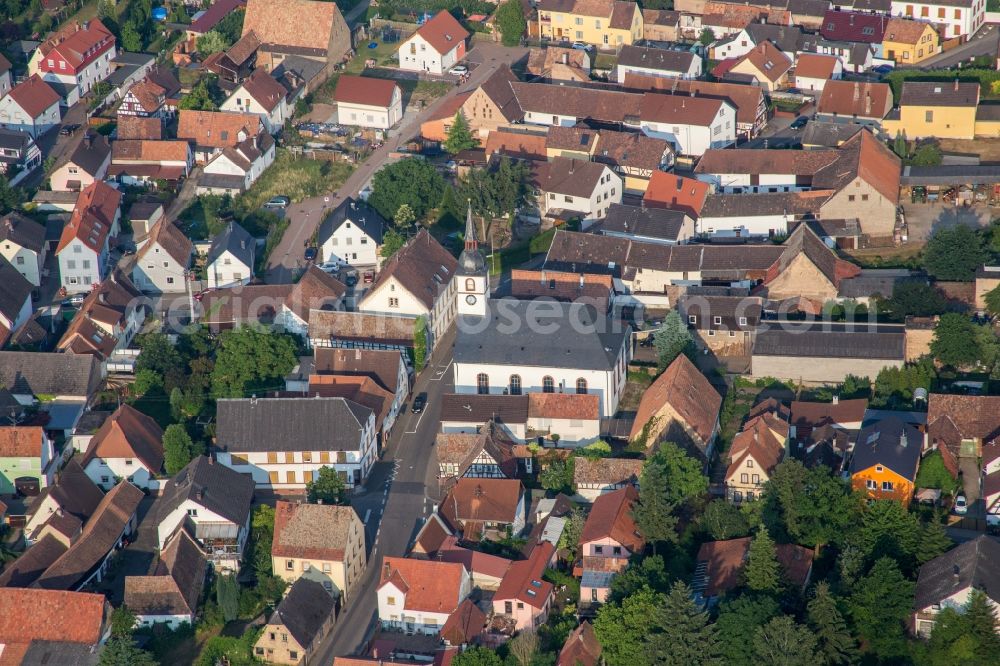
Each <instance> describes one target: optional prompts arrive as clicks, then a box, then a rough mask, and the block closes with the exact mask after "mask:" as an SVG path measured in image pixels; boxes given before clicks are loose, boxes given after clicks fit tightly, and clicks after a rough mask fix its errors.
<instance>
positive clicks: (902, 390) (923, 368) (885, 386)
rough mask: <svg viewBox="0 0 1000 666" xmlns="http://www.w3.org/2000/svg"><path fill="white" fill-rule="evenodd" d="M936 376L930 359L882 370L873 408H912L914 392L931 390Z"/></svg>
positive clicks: (879, 374)
mask: <svg viewBox="0 0 1000 666" xmlns="http://www.w3.org/2000/svg"><path fill="white" fill-rule="evenodd" d="M936 374H937V371H936V370H935V368H934V361H932V360H931V359H929V358H922V359H920V360H919V361H917V362H916V363H907V364H906V365H904V366H903V367H901V368H894V367H885V368H882V369H881V370H879V373H878V376H877V377H875V391H874V394H873V396H872V406H874V407H889V408H892V409H902V408H910V407H912V405H913V393H914V391H916V390H917V389H918V388H923V389H925V390H930V388H931V383H932V382H933V381H934V377H935V376H936ZM921 465H923V463H921Z"/></svg>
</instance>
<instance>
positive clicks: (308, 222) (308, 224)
mask: <svg viewBox="0 0 1000 666" xmlns="http://www.w3.org/2000/svg"><path fill="white" fill-rule="evenodd" d="M526 54H527V49H523V48H505V47H502V46H500V45H498V44H478V45H476V47H475V48H473V49H472V51H471V52H470V53H469V56H468V58H467V60H468V61H469V62H471V63H476V64H477V65H478V66H477V67H475V68H474V69H473V70H472V72H471V75H470V78H469V82H468V83H467V84H466V85H465V86H462V87H458V86H456V87H455V88H453V89H452V90H450V91H449V92H448V94H447V95H445V96H444V97H442V98H441V99H438V100H436V101H435V102H434V103H433V104H430V105H429V106H427V107H426V108H425V109H424V110H423V111H422V112H421V113H420V114H412V113H408V114H407V116H404V119H403V123H404V126H403V128H402V131H394V132H392V133H391V136H390V137H389V138H388V139H387V140H386V141H385V143H384V144H383V145H382V147H381V148H379V149H378V150H376V151H375V152H373V153H372V154H371V155H370V156H369V157H368V159H367V160H365V161H364V162H363V163H362V164H359V165H358V166H357V168H356V169H355V170H354V172H353V173H351V175H350V176H349V177H348V179H347V181H346V182H345V183H344V184H343V185H342V186H341V187H340V189H339V190H337V191H336V192H334V193H331V194H329V195H324V196H318V197H312V198H310V199H306V200H304V201H301V202H299V203H296V204H292V205H291V206H289V207H288V208H287V209H285V215H286V216H287V217H288V218H289V220H290V222H289V225H288V229H287V230H286V231H285V235H284V236H283V237H282V239H281V242H280V243H279V244H278V247H276V248H275V249H274V252H272V253H271V257H270V259H269V261H268V267H267V277H266V281H267V282H269V283H271V284H283V283H288V282H291V281H292V276H293V273H294V272H295V270H296V269H301V268H304V267H305V258H304V257H303V253H304V252H305V247H306V242H307V241H308V240H309V239H310V238H311V237H312V235H313V234H314V233H315V231H316V228H317V227H318V226H319V224H320V223H321V222H322V221H323V218H324V216H325V212H326V211H327V210H328V209H331V208H334V207H336V206H337V205H338V204H339V203H340V202H341V201H343V200H344V199H345V198H347V197H351V196H357V193H358V192H359V191H360V190H361V189H362V188H363V187H364V186H365V184H366V183H367V182H368V180H369V179H370V178H371V177H372V176H373V175H374V174H375V172H376V171H378V170H379V169H380V168H382V166H383V165H384V164H385V163H386V161H387V160H388V159H389V155H390V154H391V153H392V152H394V151H396V150H398V149H399V146H400V145H402V144H403V143H405V142H406V141H407V140H409V139H410V138H411V137H412V136H413V135H414V134H416V131H417V127H419V125H420V123H421V122H423V120H424V119H426V118H428V117H430V115H431V114H433V113H434V111H436V110H437V108H438V107H439V106H441V105H442V104H444V102H445V101H446V100H448V99H450V98H451V97H453V96H455V95H456V94H458V93H459V92H461V91H466V90H472V89H474V88H476V87H477V86H478V85H479V84H480V83H482V82H483V80H485V79H486V78H487V77H488V76H489V75H490V74H492V73H493V72H494V71H495V70H496V69H497V67H499V66H500V65H501V64H504V63H507V64H510V63H512V62H515V61H517V60H518V59H520V58H522V57H524V56H525V55H526ZM327 197H328V198H329V202H327V201H325V198H327Z"/></svg>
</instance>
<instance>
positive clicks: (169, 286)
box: [132, 217, 194, 294]
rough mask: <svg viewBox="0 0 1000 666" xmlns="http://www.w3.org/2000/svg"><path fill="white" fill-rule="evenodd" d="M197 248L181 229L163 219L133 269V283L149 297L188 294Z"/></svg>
mask: <svg viewBox="0 0 1000 666" xmlns="http://www.w3.org/2000/svg"><path fill="white" fill-rule="evenodd" d="M193 255H194V245H193V244H192V243H191V241H190V240H189V239H188V237H187V236H186V235H185V234H184V232H183V231H181V229H180V227H178V226H177V225H176V224H174V223H173V222H172V221H170V220H168V219H167V218H165V217H164V218H161V219H160V220H159V221H158V222H157V223H156V224H154V225H153V228H152V229H150V230H149V237H148V238H147V240H146V242H145V243H144V244H143V245H142V247H140V248H139V252H138V253H137V254H136V257H135V264H134V266H133V267H132V281H133V282H135V285H136V286H137V287H138V288H139V289H140V290H141V291H142V292H143V293H147V294H163V293H176V292H183V291H186V290H187V288H188V285H187V281H188V280H189V276H188V267H189V266H190V265H191V258H192V256H193Z"/></svg>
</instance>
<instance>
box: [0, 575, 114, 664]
mask: <svg viewBox="0 0 1000 666" xmlns="http://www.w3.org/2000/svg"><path fill="white" fill-rule="evenodd" d="M0 608H3V609H5V610H6V611H7V612H5V613H0V642H2V643H3V645H4V653H5V655H6V656H5V657H4V659H5V660H8V661H9V662H10V663H11V664H32V663H36V664H40V663H43V662H45V663H49V662H51V663H56V661H55V660H58V659H61V658H62V657H63V656H65V655H69V658H70V659H71V663H80V664H83V663H86V660H87V659H92V658H93V655H94V654H95V653H97V652H98V651H99V650H100V647H101V645H103V644H104V643H105V642H106V641H107V640H108V638H110V637H111V604H109V603H108V599H107V597H105V596H104V595H103V594H96V593H90V592H66V591H61V590H41V589H23V588H16V587H5V588H0ZM15 610H16V612H14V611H15ZM66 618H73V621H72V622H67V621H66Z"/></svg>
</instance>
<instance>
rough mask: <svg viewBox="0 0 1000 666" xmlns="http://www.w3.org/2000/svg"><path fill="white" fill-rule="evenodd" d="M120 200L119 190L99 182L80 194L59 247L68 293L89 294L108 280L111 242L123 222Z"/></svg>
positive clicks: (60, 264) (58, 255)
mask: <svg viewBox="0 0 1000 666" xmlns="http://www.w3.org/2000/svg"><path fill="white" fill-rule="evenodd" d="M121 199H122V195H121V193H120V192H118V190H115V189H113V188H112V187H110V186H109V185H105V184H104V183H103V182H100V181H95V182H94V183H92V184H91V185H89V186H88V187H86V188H84V190H83V191H82V192H80V196H79V198H78V199H77V202H76V207H75V208H73V214H72V216H71V217H70V220H69V223H68V224H67V225H66V226H65V227H63V232H62V235H61V236H60V238H59V244H58V246H57V247H56V257H57V258H58V260H59V277H60V280H61V281H62V286H63V288H65V289H66V291H67V292H69V293H71V294H72V293H79V292H85V291H90V289H91V287H92V286H93V285H95V284H98V283H99V282H101V281H102V280H103V279H104V278H105V277H107V274H108V265H109V258H110V254H111V239H112V238H113V237H115V236H117V235H118V223H119V220H120V219H121V210H120V209H119V206H120V204H121Z"/></svg>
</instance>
